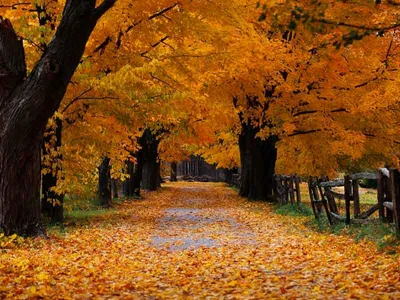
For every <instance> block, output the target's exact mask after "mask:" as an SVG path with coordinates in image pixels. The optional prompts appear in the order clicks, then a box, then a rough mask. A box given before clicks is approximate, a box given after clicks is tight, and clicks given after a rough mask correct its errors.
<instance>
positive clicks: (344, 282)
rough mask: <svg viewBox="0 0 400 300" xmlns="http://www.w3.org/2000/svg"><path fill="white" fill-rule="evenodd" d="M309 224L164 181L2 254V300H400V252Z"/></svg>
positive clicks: (218, 191) (205, 188) (202, 187)
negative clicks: (140, 196)
mask: <svg viewBox="0 0 400 300" xmlns="http://www.w3.org/2000/svg"><path fill="white" fill-rule="evenodd" d="M260 211H262V213H260ZM303 223H304V219H302V218H298V217H297V218H294V217H285V216H279V215H275V214H273V213H272V210H271V208H270V206H268V205H267V204H263V203H255V202H247V201H245V200H244V199H240V198H239V197H237V196H236V194H235V192H233V191H232V190H229V189H227V188H225V187H223V186H222V185H220V184H196V183H190V184H187V183H179V184H167V185H166V187H165V188H164V189H163V190H162V191H161V192H155V193H147V194H146V200H144V201H130V202H125V203H123V204H121V205H119V206H118V208H117V210H116V211H115V213H114V214H111V215H105V216H104V217H103V218H96V219H94V220H93V221H91V222H90V223H89V224H86V225H84V226H81V227H79V225H77V226H76V227H72V228H69V229H68V230H67V231H66V233H65V234H63V235H61V236H60V235H59V234H58V233H57V232H53V233H52V234H51V236H50V239H49V240H41V239H38V240H32V239H27V240H25V241H24V242H23V243H22V244H18V245H17V244H15V245H14V246H13V247H12V248H6V249H3V250H1V251H2V252H1V254H0V298H19V299H26V298H40V297H43V298H46V299H47V298H50V299H69V298H75V299H87V298H123V299H137V298H146V299H148V298H155V299H180V298H188V299H191V298H206V297H207V298H209V299H220V298H228V299H238V298H246V299H265V298H266V297H267V298H288V299H294V298H306V299H309V298H335V299H347V298H363V299H364V298H366V299H368V298H369V299H396V298H400V276H399V271H400V261H399V258H398V255H392V256H389V255H387V254H384V253H381V252H379V251H378V250H377V249H376V247H375V246H374V245H373V244H372V243H369V242H367V241H360V242H358V243H354V241H353V240H352V239H351V238H349V237H346V236H337V235H332V234H329V235H323V234H321V233H317V232H313V231H311V230H310V229H308V228H307V227H305V226H304V225H303ZM397 253H399V252H397Z"/></svg>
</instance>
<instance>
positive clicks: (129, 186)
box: [123, 141, 143, 197]
mask: <svg viewBox="0 0 400 300" xmlns="http://www.w3.org/2000/svg"><path fill="white" fill-rule="evenodd" d="M139 143H140V141H139ZM134 156H135V158H136V164H134V163H133V162H132V161H130V160H127V161H126V169H127V174H129V178H127V179H126V180H125V181H124V183H123V191H124V196H125V197H140V186H141V181H142V169H143V152H142V149H139V150H138V151H137V152H136V153H135V154H134Z"/></svg>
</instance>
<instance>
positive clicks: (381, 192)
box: [377, 170, 385, 222]
mask: <svg viewBox="0 0 400 300" xmlns="http://www.w3.org/2000/svg"><path fill="white" fill-rule="evenodd" d="M377 173H378V174H377V175H378V205H379V219H381V221H382V222H383V221H385V207H384V206H383V202H384V201H385V194H384V191H385V181H384V178H383V174H382V172H381V171H380V170H378V171H377Z"/></svg>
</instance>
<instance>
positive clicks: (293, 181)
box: [274, 174, 301, 204]
mask: <svg viewBox="0 0 400 300" xmlns="http://www.w3.org/2000/svg"><path fill="white" fill-rule="evenodd" d="M274 192H275V195H276V196H277V198H278V203H279V204H288V203H291V204H294V203H301V194H300V177H299V176H298V175H297V174H294V175H277V174H276V175H274Z"/></svg>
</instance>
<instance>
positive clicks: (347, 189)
mask: <svg viewBox="0 0 400 300" xmlns="http://www.w3.org/2000/svg"><path fill="white" fill-rule="evenodd" d="M351 196H352V195H351V180H350V176H349V175H346V176H345V177H344V200H345V203H346V224H347V225H350V201H351Z"/></svg>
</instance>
